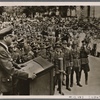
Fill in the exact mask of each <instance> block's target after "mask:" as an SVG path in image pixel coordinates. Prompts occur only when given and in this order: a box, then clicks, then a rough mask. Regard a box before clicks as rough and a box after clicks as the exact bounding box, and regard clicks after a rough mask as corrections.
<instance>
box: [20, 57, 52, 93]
mask: <svg viewBox="0 0 100 100" xmlns="http://www.w3.org/2000/svg"><path fill="white" fill-rule="evenodd" d="M24 65H25V67H23V68H22V69H21V71H25V72H27V73H36V78H35V79H33V80H26V81H24V80H20V81H19V85H20V91H19V95H53V94H54V89H53V64H52V63H50V62H49V61H47V60H46V59H43V58H42V57H37V58H35V59H33V60H30V61H28V62H26V63H24Z"/></svg>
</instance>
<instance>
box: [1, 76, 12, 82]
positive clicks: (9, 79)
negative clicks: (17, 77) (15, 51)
mask: <svg viewBox="0 0 100 100" xmlns="http://www.w3.org/2000/svg"><path fill="white" fill-rule="evenodd" d="M11 81H12V78H6V77H2V78H1V82H11Z"/></svg>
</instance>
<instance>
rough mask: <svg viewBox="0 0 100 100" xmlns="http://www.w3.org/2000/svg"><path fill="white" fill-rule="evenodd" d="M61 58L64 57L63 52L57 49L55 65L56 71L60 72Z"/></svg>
mask: <svg viewBox="0 0 100 100" xmlns="http://www.w3.org/2000/svg"><path fill="white" fill-rule="evenodd" d="M59 58H63V53H62V52H60V53H59V54H58V53H57V52H56V51H55V54H54V65H55V73H56V74H57V73H58V74H59V70H61V69H60V64H59V63H60V62H59ZM62 67H63V66H62Z"/></svg>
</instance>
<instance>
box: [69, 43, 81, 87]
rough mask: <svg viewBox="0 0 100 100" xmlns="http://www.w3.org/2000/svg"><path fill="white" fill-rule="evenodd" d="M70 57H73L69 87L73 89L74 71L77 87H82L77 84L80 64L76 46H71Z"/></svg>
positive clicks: (78, 51)
mask: <svg viewBox="0 0 100 100" xmlns="http://www.w3.org/2000/svg"><path fill="white" fill-rule="evenodd" d="M72 57H73V67H72V70H71V84H70V87H73V75H74V71H75V73H76V83H77V85H78V86H79V87H82V85H81V84H80V82H79V72H80V68H81V62H80V48H79V47H78V46H77V45H76V44H73V45H72Z"/></svg>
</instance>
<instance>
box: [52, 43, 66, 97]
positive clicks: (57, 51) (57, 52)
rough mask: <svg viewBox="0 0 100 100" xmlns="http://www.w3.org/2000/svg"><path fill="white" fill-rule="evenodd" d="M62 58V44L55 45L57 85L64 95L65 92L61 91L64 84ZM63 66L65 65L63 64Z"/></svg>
mask: <svg viewBox="0 0 100 100" xmlns="http://www.w3.org/2000/svg"><path fill="white" fill-rule="evenodd" d="M60 58H62V59H63V52H62V50H61V45H60V44H56V46H55V53H54V66H55V85H58V89H57V90H58V91H59V93H60V94H62V95H64V93H63V92H62V91H61V85H62V80H61V72H60V70H61V68H60V63H59V62H60V60H59V59H60ZM61 67H63V66H61Z"/></svg>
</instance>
